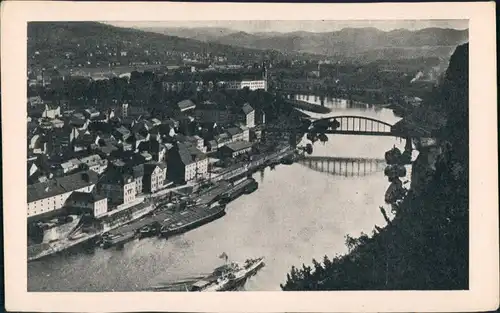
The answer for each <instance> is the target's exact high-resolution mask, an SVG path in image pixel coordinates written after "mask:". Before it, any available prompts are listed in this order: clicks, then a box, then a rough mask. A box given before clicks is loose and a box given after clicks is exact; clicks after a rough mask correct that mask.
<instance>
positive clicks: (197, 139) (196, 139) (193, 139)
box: [184, 135, 207, 153]
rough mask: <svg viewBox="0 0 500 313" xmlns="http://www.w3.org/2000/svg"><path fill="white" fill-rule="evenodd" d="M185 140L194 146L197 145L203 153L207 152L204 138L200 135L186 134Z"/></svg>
mask: <svg viewBox="0 0 500 313" xmlns="http://www.w3.org/2000/svg"><path fill="white" fill-rule="evenodd" d="M184 141H185V142H188V143H190V144H191V145H192V146H194V147H196V148H197V149H198V150H200V151H201V152H203V153H206V152H207V151H206V148H205V145H204V144H203V138H201V137H200V136H198V135H194V136H186V137H185V138H184Z"/></svg>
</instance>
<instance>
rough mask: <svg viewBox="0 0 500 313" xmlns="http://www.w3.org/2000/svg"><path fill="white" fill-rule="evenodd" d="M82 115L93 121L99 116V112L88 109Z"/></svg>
mask: <svg viewBox="0 0 500 313" xmlns="http://www.w3.org/2000/svg"><path fill="white" fill-rule="evenodd" d="M83 115H84V116H85V117H86V118H87V119H89V120H94V119H96V118H98V117H99V115H101V112H99V111H98V110H96V109H95V108H88V109H85V110H84V111H83Z"/></svg>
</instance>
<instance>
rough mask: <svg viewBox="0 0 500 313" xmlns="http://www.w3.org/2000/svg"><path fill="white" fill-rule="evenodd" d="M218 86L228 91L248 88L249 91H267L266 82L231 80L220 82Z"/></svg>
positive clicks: (262, 80)
mask: <svg viewBox="0 0 500 313" xmlns="http://www.w3.org/2000/svg"><path fill="white" fill-rule="evenodd" d="M220 85H222V86H224V87H225V88H226V89H228V90H236V89H243V88H245V87H248V88H249V89H250V90H259V89H263V90H267V80H265V79H259V80H232V81H225V82H220Z"/></svg>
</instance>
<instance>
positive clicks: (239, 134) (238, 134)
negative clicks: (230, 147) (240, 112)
mask: <svg viewBox="0 0 500 313" xmlns="http://www.w3.org/2000/svg"><path fill="white" fill-rule="evenodd" d="M226 133H227V134H228V135H229V138H231V141H232V142H234V141H240V140H243V130H242V129H241V128H239V127H230V128H228V129H227V130H226Z"/></svg>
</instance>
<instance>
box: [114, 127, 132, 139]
mask: <svg viewBox="0 0 500 313" xmlns="http://www.w3.org/2000/svg"><path fill="white" fill-rule="evenodd" d="M112 135H113V137H115V138H116V139H117V140H118V141H122V142H123V141H126V140H128V139H129V137H130V136H131V132H130V130H128V129H127V128H126V127H124V126H120V127H117V128H115V129H114V130H113V131H112Z"/></svg>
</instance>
